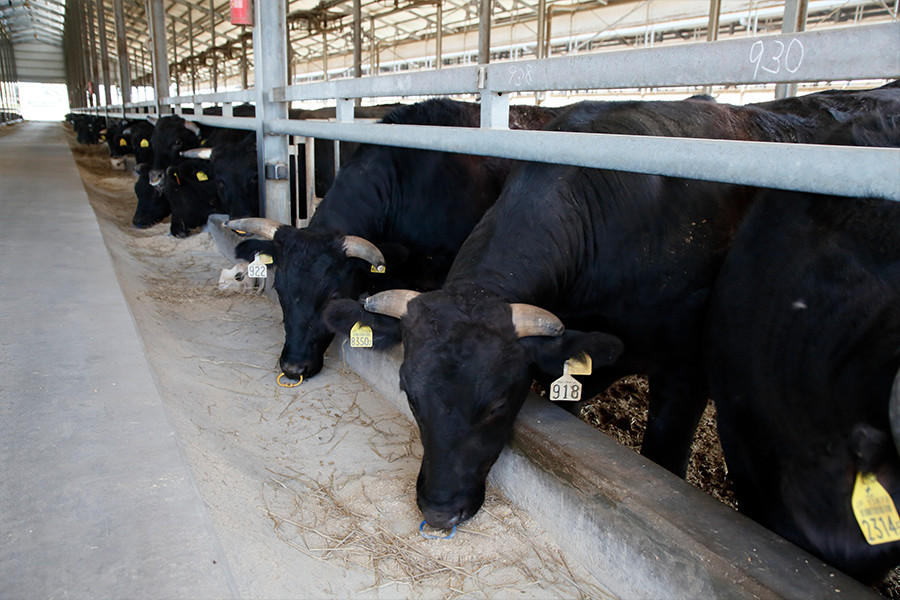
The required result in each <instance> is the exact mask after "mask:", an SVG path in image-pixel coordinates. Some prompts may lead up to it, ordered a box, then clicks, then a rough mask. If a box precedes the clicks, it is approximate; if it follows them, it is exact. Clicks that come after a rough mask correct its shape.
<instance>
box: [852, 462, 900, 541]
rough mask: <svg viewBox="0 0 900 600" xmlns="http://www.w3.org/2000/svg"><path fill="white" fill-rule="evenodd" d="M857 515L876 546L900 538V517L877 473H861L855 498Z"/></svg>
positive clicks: (866, 535)
mask: <svg viewBox="0 0 900 600" xmlns="http://www.w3.org/2000/svg"><path fill="white" fill-rule="evenodd" d="M851 504H852V505H853V514H854V515H855V516H856V522H857V523H859V528H860V530H861V531H862V534H863V536H864V537H865V538H866V542H868V543H869V544H870V545H872V546H874V545H876V544H884V543H886V542H897V541H900V516H898V515H897V508H896V507H895V506H894V501H893V499H891V495H890V494H888V493H887V490H885V489H884V487H883V486H882V485H881V484H880V483H879V482H878V479H877V478H876V477H875V474H874V473H857V474H856V484H855V485H854V486H853V496H852V498H851Z"/></svg>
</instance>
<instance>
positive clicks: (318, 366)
mask: <svg viewBox="0 0 900 600" xmlns="http://www.w3.org/2000/svg"><path fill="white" fill-rule="evenodd" d="M279 364H280V365H281V370H282V371H284V375H285V376H286V377H289V378H290V379H300V378H301V377H305V378H307V379H308V378H310V377H312V376H313V375H315V374H317V373H318V372H319V371H321V370H322V359H321V358H320V357H319V358H312V359H306V360H292V359H286V358H282V359H281V360H280V361H279Z"/></svg>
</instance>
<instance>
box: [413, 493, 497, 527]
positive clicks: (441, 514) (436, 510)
mask: <svg viewBox="0 0 900 600" xmlns="http://www.w3.org/2000/svg"><path fill="white" fill-rule="evenodd" d="M483 502H484V494H481V498H480V499H479V500H478V501H471V500H469V499H468V498H464V499H462V500H459V501H455V502H450V503H447V504H437V503H431V502H429V501H428V500H426V499H425V498H424V497H423V496H422V494H419V497H418V501H417V504H418V505H419V510H421V511H422V516H424V517H425V521H426V522H427V523H428V525H430V526H431V527H434V528H436V529H452V528H453V527H456V526H457V525H461V524H463V523H465V522H466V521H468V520H469V519H471V518H472V516H473V515H475V513H477V512H478V509H479V508H481V504H482V503H483Z"/></svg>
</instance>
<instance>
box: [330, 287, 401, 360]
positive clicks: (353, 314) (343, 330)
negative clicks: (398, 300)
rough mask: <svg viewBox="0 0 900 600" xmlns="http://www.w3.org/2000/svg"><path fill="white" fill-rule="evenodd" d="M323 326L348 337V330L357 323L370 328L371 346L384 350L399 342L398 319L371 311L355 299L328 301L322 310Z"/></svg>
mask: <svg viewBox="0 0 900 600" xmlns="http://www.w3.org/2000/svg"><path fill="white" fill-rule="evenodd" d="M322 319H323V320H324V321H325V326H326V327H328V329H330V330H331V331H332V332H333V333H334V334H335V335H337V336H340V337H343V338H347V337H350V330H351V329H352V328H353V326H354V325H356V324H357V323H359V324H361V325H365V326H366V327H369V328H371V329H372V342H373V344H372V347H373V348H374V349H375V350H385V349H387V348H390V347H391V346H394V345H396V344H398V343H399V342H400V339H401V334H400V320H399V319H395V318H394V317H389V316H387V315H381V314H377V313H371V312H369V311H367V310H366V309H365V308H363V305H362V304H360V303H359V302H357V301H355V300H350V299H349V298H343V299H340V300H333V301H331V302H329V303H328V305H327V306H326V307H325V310H323V311H322Z"/></svg>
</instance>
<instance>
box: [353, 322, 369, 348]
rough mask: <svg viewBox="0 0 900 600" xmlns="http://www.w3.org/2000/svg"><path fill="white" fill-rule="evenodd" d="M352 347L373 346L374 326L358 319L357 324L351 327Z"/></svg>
mask: <svg viewBox="0 0 900 600" xmlns="http://www.w3.org/2000/svg"><path fill="white" fill-rule="evenodd" d="M350 347H351V348H371V347H372V328H371V327H369V326H367V325H363V324H362V323H360V322H359V321H357V322H356V325H354V326H353V327H352V328H351V329H350Z"/></svg>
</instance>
